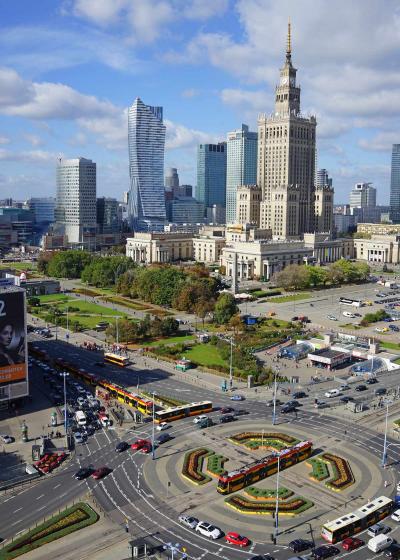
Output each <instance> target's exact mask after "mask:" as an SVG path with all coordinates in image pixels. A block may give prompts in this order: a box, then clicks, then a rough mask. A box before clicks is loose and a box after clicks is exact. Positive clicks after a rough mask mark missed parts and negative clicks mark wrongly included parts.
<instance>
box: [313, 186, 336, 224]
mask: <svg viewBox="0 0 400 560" xmlns="http://www.w3.org/2000/svg"><path fill="white" fill-rule="evenodd" d="M331 184H332V182H331ZM333 197H334V190H333V188H332V186H329V185H325V186H317V187H316V189H315V195H314V212H315V220H314V231H316V232H325V233H330V232H331V231H332V230H333Z"/></svg>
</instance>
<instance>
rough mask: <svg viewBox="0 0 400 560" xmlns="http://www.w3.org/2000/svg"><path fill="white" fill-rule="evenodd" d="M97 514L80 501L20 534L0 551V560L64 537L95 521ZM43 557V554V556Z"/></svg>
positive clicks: (7, 559)
mask: <svg viewBox="0 0 400 560" xmlns="http://www.w3.org/2000/svg"><path fill="white" fill-rule="evenodd" d="M98 518H99V516H98V515H97V513H96V512H95V511H94V510H93V509H92V508H91V507H90V506H88V505H87V504H85V503H83V502H80V503H78V504H76V505H74V506H72V507H70V508H67V509H66V510H64V511H63V512H62V513H59V514H58V515H55V516H53V517H52V518H50V519H49V520H47V521H46V522H45V523H42V524H40V525H38V526H37V527H35V528H34V529H32V530H31V531H28V532H27V533H25V534H24V535H21V536H20V537H18V538H17V539H16V540H14V541H13V542H12V543H11V544H9V545H8V546H5V547H4V548H3V549H2V550H1V551H0V560H11V559H12V558H16V557H17V556H20V555H21V554H25V553H27V552H30V551H31V550H34V549H35V548H39V547H40V546H42V545H44V544H47V543H49V542H51V541H54V540H56V539H59V538H61V537H64V536H65V535H68V534H69V533H72V532H74V531H77V530H78V529H82V528H83V527H87V526H88V525H92V524H93V523H96V521H97V520H98ZM43 557H44V556H43Z"/></svg>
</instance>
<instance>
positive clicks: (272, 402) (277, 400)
mask: <svg viewBox="0 0 400 560" xmlns="http://www.w3.org/2000/svg"><path fill="white" fill-rule="evenodd" d="M281 404H285V403H284V402H282V401H280V400H279V399H276V401H275V405H276V406H280V405H281ZM265 406H268V407H269V406H274V399H271V400H269V401H267V402H266V403H265Z"/></svg>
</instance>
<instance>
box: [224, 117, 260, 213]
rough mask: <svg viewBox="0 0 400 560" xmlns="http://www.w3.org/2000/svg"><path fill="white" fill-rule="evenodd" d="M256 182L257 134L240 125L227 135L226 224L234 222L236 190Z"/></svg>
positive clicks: (244, 125)
mask: <svg viewBox="0 0 400 560" xmlns="http://www.w3.org/2000/svg"><path fill="white" fill-rule="evenodd" d="M256 182H257V132H249V127H248V126H247V125H246V124H242V127H241V128H240V129H238V130H234V131H233V132H229V133H228V137H227V164H226V223H227V224H229V223H234V222H235V221H236V190H237V188H238V187H239V186H241V185H255V184H256Z"/></svg>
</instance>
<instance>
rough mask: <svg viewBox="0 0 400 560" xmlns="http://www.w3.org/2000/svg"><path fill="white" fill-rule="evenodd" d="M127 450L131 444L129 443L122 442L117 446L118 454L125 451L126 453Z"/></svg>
mask: <svg viewBox="0 0 400 560" xmlns="http://www.w3.org/2000/svg"><path fill="white" fill-rule="evenodd" d="M127 449H129V443H127V442H126V441H120V442H119V443H117V445H116V446H115V451H116V452H117V453H122V452H123V451H126V450H127Z"/></svg>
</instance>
